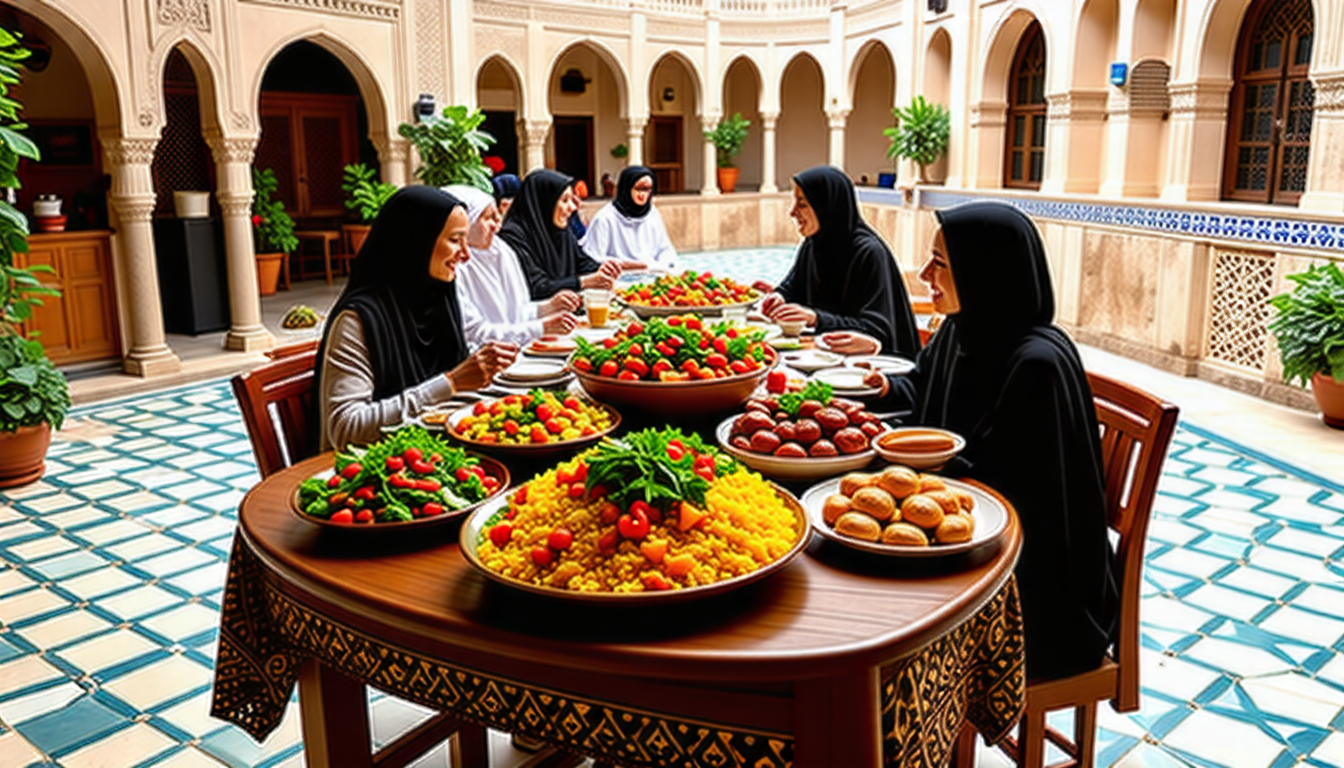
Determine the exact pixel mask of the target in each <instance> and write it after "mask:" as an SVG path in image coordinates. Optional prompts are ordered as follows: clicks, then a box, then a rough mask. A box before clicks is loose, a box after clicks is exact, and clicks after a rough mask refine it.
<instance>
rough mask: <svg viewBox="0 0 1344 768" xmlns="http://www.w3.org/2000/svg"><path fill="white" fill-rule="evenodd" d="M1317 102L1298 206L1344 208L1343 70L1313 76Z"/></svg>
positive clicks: (1337, 211) (1314, 209) (1315, 209)
mask: <svg viewBox="0 0 1344 768" xmlns="http://www.w3.org/2000/svg"><path fill="white" fill-rule="evenodd" d="M1312 85H1314V86H1315V87H1316V103H1315V106H1314V113H1313V115H1312V123H1311V154H1310V156H1309V157H1308V159H1307V188H1306V190H1305V191H1304V192H1303V193H1302V197H1301V198H1300V199H1299V200H1298V203H1297V207H1298V208H1302V209H1304V210H1313V211H1331V212H1333V213H1340V212H1342V211H1344V164H1341V163H1340V158H1344V72H1333V73H1330V74H1329V75H1318V76H1316V77H1313V78H1312Z"/></svg>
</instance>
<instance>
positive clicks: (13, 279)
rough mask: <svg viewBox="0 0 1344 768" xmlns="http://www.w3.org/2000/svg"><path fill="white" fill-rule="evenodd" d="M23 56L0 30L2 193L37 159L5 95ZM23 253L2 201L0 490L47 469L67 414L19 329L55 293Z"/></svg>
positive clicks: (24, 234) (42, 361) (43, 268)
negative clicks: (19, 259) (19, 261)
mask: <svg viewBox="0 0 1344 768" xmlns="http://www.w3.org/2000/svg"><path fill="white" fill-rule="evenodd" d="M27 57H28V50H27V49H25V48H24V47H23V46H22V45H20V44H19V40H18V38H17V36H15V35H14V34H12V33H10V32H9V31H7V30H5V29H2V28H0V186H3V187H11V188H18V187H19V178H18V175H17V173H16V169H17V168H18V165H19V158H20V157H26V158H28V159H30V160H38V159H40V158H39V153H38V150H37V146H36V145H34V144H33V142H32V141H31V140H29V139H28V138H27V137H26V136H24V135H23V134H22V133H20V131H21V130H22V129H23V128H24V125H23V124H22V122H21V121H20V119H19V109H20V108H21V105H20V104H19V103H18V102H16V101H14V100H12V99H10V98H9V97H8V96H7V95H6V94H7V92H8V90H9V86H10V85H12V84H15V83H18V82H19V80H20V70H19V67H20V66H21V62H22V61H23V60H24V59H25V58H27ZM27 252H28V220H27V218H26V217H25V216H24V215H23V214H22V213H20V212H19V211H18V210H16V209H15V208H14V206H12V205H10V204H9V203H7V202H5V201H4V200H2V199H0V488H7V487H11V486H16V485H24V484H26V483H30V482H33V481H34V480H37V479H38V478H39V477H41V476H42V473H43V472H44V471H45V469H46V462H45V459H46V455H47V448H48V446H50V445H51V431H52V430H53V429H60V427H61V424H63V423H64V422H65V415H66V413H67V412H68V411H69V410H70V388H69V386H68V384H67V383H66V380H65V375H64V374H63V373H61V371H60V370H59V369H58V368H57V367H56V366H55V365H54V364H52V362H51V359H50V358H48V357H47V352H46V350H45V349H44V348H43V346H42V342H40V341H38V340H37V339H36V338H33V337H32V336H30V335H28V334H25V333H24V330H23V324H24V322H26V321H27V320H28V319H29V318H31V317H32V316H33V310H34V308H35V307H40V306H42V297H56V296H59V295H60V291H58V290H56V289H54V288H50V287H47V286H45V285H43V284H42V283H41V281H40V280H39V279H38V275H39V274H40V273H42V272H52V271H53V270H52V268H51V267H50V266H47V265H45V264H39V265H35V266H32V267H27V268H25V267H22V266H18V265H16V264H15V258H14V256H15V254H16V253H27Z"/></svg>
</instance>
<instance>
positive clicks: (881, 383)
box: [863, 371, 891, 397]
mask: <svg viewBox="0 0 1344 768" xmlns="http://www.w3.org/2000/svg"><path fill="white" fill-rule="evenodd" d="M863 384H864V386H866V387H877V388H878V389H879V390H881V391H880V392H878V393H877V396H878V397H886V396H887V392H889V391H891V382H890V381H889V380H887V375H886V374H885V373H883V372H881V371H869V372H867V373H865V374H864V375H863Z"/></svg>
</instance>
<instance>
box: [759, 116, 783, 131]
mask: <svg viewBox="0 0 1344 768" xmlns="http://www.w3.org/2000/svg"><path fill="white" fill-rule="evenodd" d="M759 118H760V121H761V130H763V131H773V130H775V124H776V123H778V122H779V113H778V112H762V113H760V115H759Z"/></svg>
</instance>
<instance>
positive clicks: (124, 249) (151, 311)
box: [100, 136, 182, 377]
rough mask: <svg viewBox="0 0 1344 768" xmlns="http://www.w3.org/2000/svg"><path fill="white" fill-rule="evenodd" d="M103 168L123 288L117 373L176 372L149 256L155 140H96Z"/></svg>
mask: <svg viewBox="0 0 1344 768" xmlns="http://www.w3.org/2000/svg"><path fill="white" fill-rule="evenodd" d="M100 139H101V141H102V145H103V153H104V155H105V159H106V170H107V172H108V173H109V174H111V176H112V189H111V191H110V192H109V194H108V203H109V205H110V207H111V208H112V211H113V213H114V214H115V215H116V217H117V222H116V226H115V229H116V233H117V234H116V239H117V246H118V247H117V256H118V262H119V266H120V271H121V274H122V276H123V277H124V280H123V283H122V284H123V285H124V286H125V292H126V295H125V297H124V298H125V300H126V301H125V304H124V305H123V306H124V307H125V317H126V319H127V328H126V330H127V331H129V333H127V341H128V342H129V349H128V350H127V351H126V357H125V358H123V360H122V366H121V367H122V370H123V371H125V372H126V373H130V374H133V375H136V376H144V377H151V376H163V375H166V374H170V373H176V372H178V371H180V370H182V361H181V360H180V359H179V358H178V356H177V355H176V354H174V353H173V351H172V350H171V349H169V348H168V345H167V343H166V341H165V338H164V332H163V305H162V304H161V303H160V301H159V272H158V267H157V266H156V265H155V258H154V231H153V229H152V228H151V227H150V221H149V220H150V216H151V215H152V214H153V213H154V203H155V197H154V179H153V176H152V175H151V174H150V170H149V164H150V162H151V161H152V160H153V159H154V147H155V146H156V145H157V144H158V139H130V138H122V137H117V136H108V137H100Z"/></svg>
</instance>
